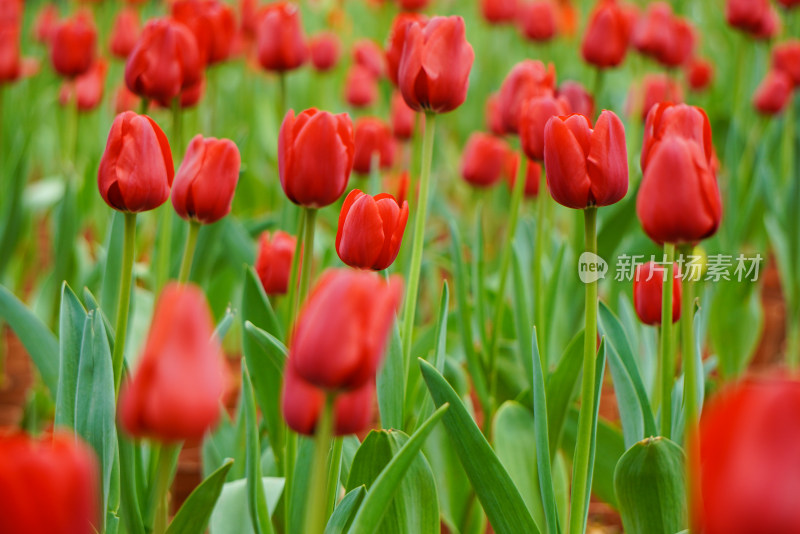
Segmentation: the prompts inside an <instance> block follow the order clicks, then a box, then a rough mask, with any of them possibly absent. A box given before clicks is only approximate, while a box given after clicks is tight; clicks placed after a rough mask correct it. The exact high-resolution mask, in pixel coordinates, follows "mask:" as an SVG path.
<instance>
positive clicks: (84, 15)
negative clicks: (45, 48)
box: [50, 11, 97, 78]
mask: <svg viewBox="0 0 800 534" xmlns="http://www.w3.org/2000/svg"><path fill="white" fill-rule="evenodd" d="M96 42H97V30H96V29H95V27H94V22H92V16H91V14H90V13H89V12H88V11H81V12H80V13H78V14H77V15H75V16H74V17H72V18H71V19H64V20H62V21H61V22H59V23H58V24H56V26H55V27H54V28H53V33H52V35H51V37H50V62H51V63H52V64H53V69H55V71H56V72H57V73H59V74H60V75H61V76H66V77H69V78H72V77H75V76H78V75H79V74H83V73H84V72H86V71H87V70H89V67H91V66H92V62H93V61H94V54H95V44H96Z"/></svg>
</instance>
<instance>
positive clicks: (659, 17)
mask: <svg viewBox="0 0 800 534" xmlns="http://www.w3.org/2000/svg"><path fill="white" fill-rule="evenodd" d="M633 45H634V46H635V47H636V49H637V50H638V51H639V52H641V53H642V54H645V55H649V56H652V57H653V58H654V59H656V60H657V61H659V62H661V63H662V64H664V65H666V66H668V67H674V66H678V65H681V64H683V63H685V62H686V61H687V60H688V59H689V57H690V56H691V54H692V50H693V49H694V33H693V30H692V28H691V26H690V25H689V24H688V23H687V22H686V21H685V20H683V19H681V18H679V17H675V16H674V15H673V14H672V8H671V7H670V5H669V4H667V3H665V2H654V3H652V4H650V5H649V6H648V8H647V11H646V12H645V13H644V15H642V17H641V18H640V19H639V21H638V22H637V24H636V26H635V27H634V30H633Z"/></svg>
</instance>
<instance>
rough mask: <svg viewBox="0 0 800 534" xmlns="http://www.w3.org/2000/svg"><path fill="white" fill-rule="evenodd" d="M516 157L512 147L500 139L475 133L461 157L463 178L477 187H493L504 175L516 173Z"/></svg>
mask: <svg viewBox="0 0 800 534" xmlns="http://www.w3.org/2000/svg"><path fill="white" fill-rule="evenodd" d="M515 157H516V155H515V154H514V152H513V151H512V150H511V147H510V146H509V145H508V143H507V142H505V141H504V140H503V139H501V138H500V137H497V136H494V135H491V134H486V133H482V132H475V133H473V134H472V135H470V136H469V139H468V140H467V144H466V146H465V147H464V152H463V153H462V155H461V176H462V178H464V180H466V182H467V183H468V184H470V185H473V186H475V187H491V186H493V185H494V184H496V183H497V182H498V181H500V180H501V179H502V178H503V175H504V174H505V175H508V174H513V173H514V172H516V164H515V161H514V158H515ZM507 177H508V176H506V178H507Z"/></svg>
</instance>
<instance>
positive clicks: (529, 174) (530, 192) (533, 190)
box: [506, 154, 542, 198]
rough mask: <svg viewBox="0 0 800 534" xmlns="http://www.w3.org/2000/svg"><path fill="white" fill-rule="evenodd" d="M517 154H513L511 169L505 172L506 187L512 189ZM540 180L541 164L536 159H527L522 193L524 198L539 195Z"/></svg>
mask: <svg viewBox="0 0 800 534" xmlns="http://www.w3.org/2000/svg"><path fill="white" fill-rule="evenodd" d="M518 165H519V156H518V155H517V154H514V161H513V167H512V169H513V170H512V171H511V172H508V173H506V175H507V176H508V188H509V190H511V191H513V190H514V184H515V183H517V171H518V169H519V167H518ZM541 181H542V166H541V165H539V163H538V162H536V161H531V160H528V170H527V171H526V172H525V189H524V190H523V194H524V195H525V198H535V197H537V196H538V195H539V183H540V182H541Z"/></svg>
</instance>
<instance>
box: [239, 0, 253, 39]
mask: <svg viewBox="0 0 800 534" xmlns="http://www.w3.org/2000/svg"><path fill="white" fill-rule="evenodd" d="M239 29H240V31H241V33H242V36H243V37H244V38H245V39H247V40H248V41H252V40H254V39H255V37H256V33H257V32H258V0H239Z"/></svg>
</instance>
